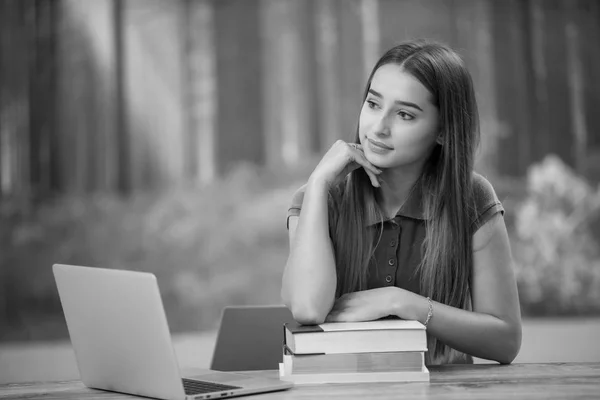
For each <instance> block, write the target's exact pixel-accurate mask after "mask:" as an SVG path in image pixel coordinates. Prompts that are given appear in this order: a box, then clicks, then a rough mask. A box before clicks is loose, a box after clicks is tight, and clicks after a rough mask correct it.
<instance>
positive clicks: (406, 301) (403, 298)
mask: <svg viewBox="0 0 600 400" xmlns="http://www.w3.org/2000/svg"><path fill="white" fill-rule="evenodd" d="M394 289H395V290H394V294H393V296H392V302H391V310H392V312H391V314H392V315H396V316H398V317H400V318H402V319H409V320H415V321H419V322H421V323H422V324H424V323H425V322H426V321H427V314H428V312H429V301H428V300H427V298H425V297H423V296H419V295H418V294H415V293H413V292H410V291H408V290H405V289H401V288H396V287H395V288H394ZM430 321H431V318H430Z"/></svg>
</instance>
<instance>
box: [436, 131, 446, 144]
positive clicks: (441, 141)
mask: <svg viewBox="0 0 600 400" xmlns="http://www.w3.org/2000/svg"><path fill="white" fill-rule="evenodd" d="M435 142H436V143H437V144H440V145H442V144H444V135H443V133H442V132H440V133H439V134H438V136H437V138H436V139H435Z"/></svg>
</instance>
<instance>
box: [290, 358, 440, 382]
mask: <svg viewBox="0 0 600 400" xmlns="http://www.w3.org/2000/svg"><path fill="white" fill-rule="evenodd" d="M279 379H281V380H282V381H287V382H293V383H294V384H296V385H308V384H313V385H316V384H323V383H367V382H429V370H428V369H427V367H426V366H425V365H423V367H422V368H421V370H420V371H395V372H364V373H361V372H347V373H321V374H319V373H315V374H292V373H290V372H289V371H286V368H285V365H284V364H283V363H280V364H279Z"/></svg>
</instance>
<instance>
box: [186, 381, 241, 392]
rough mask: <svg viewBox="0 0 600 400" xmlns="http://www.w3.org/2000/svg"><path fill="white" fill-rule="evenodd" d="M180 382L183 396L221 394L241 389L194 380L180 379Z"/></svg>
mask: <svg viewBox="0 0 600 400" xmlns="http://www.w3.org/2000/svg"><path fill="white" fill-rule="evenodd" d="M182 381H183V389H184V390H185V394H188V395H194V394H202V393H212V392H221V391H223V390H229V389H241V387H239V386H230V385H222V384H220V383H214V382H205V381H197V380H195V379H182Z"/></svg>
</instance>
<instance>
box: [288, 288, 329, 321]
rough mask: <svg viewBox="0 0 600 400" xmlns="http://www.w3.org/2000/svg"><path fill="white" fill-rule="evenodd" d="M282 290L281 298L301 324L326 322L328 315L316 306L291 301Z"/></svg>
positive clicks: (295, 319)
mask: <svg viewBox="0 0 600 400" xmlns="http://www.w3.org/2000/svg"><path fill="white" fill-rule="evenodd" d="M285 294H286V293H285V292H284V291H282V293H281V300H282V301H283V304H284V305H285V306H286V307H287V308H288V310H290V312H291V313H292V317H293V318H294V321H296V322H298V323H299V324H301V325H319V324H322V323H323V322H325V318H326V317H327V315H324V314H323V313H322V312H320V311H319V310H317V309H316V308H315V307H309V306H307V305H301V304H298V303H297V302H293V301H290V299H289V297H287V296H286V295H285Z"/></svg>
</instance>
